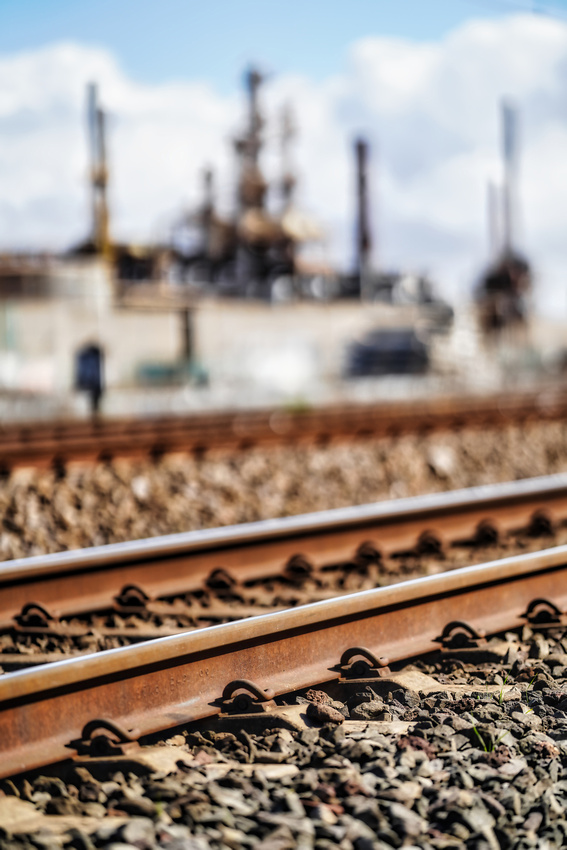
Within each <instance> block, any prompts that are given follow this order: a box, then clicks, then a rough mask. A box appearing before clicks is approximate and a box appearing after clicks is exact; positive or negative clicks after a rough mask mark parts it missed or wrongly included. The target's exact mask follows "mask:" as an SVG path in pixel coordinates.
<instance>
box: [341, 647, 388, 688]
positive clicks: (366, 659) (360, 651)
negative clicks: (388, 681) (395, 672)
mask: <svg viewBox="0 0 567 850" xmlns="http://www.w3.org/2000/svg"><path fill="white" fill-rule="evenodd" d="M389 663H390V659H389V658H386V657H385V656H380V658H377V657H376V656H375V655H374V653H373V652H371V651H370V650H369V649H366V647H364V646H352V647H351V648H350V649H346V650H345V651H344V652H343V654H342V655H341V660H340V662H339V665H338V670H339V673H340V674H341V676H340V679H339V682H341V683H342V682H344V681H349V682H352V681H353V680H356V681H357V682H361V681H366V680H369V681H372V680H373V679H381V678H384V677H386V676H389V675H390V673H391V670H390V668H389V667H388V664H389ZM335 669H337V668H335Z"/></svg>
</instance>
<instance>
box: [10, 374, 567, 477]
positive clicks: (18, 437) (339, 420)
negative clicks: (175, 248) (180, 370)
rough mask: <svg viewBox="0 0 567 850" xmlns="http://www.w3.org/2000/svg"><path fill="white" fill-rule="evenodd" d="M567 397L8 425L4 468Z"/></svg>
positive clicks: (383, 428) (331, 437) (394, 422)
mask: <svg viewBox="0 0 567 850" xmlns="http://www.w3.org/2000/svg"><path fill="white" fill-rule="evenodd" d="M566 413H567V395H566V394H565V393H563V392H562V391H560V390H557V389H548V390H544V391H542V392H539V393H522V394H514V395H509V396H504V397H503V396H497V397H488V398H472V397H463V398H445V399H436V400H432V401H428V402H418V403H416V402H403V403H402V402H398V403H389V404H381V405H361V404H358V405H349V406H348V407H345V406H340V407H326V408H319V409H317V410H306V411H296V412H293V411H285V410H276V411H274V410H259V411H240V412H229V413H217V414H195V415H192V416H175V417H174V416H169V417H159V418H147V419H138V420H132V419H113V420H112V419H108V420H106V419H95V420H93V421H88V422H54V423H49V424H46V423H38V424H34V425H30V424H29V423H28V424H26V425H5V426H3V427H2V428H1V429H0V470H2V471H3V472H4V473H5V474H6V473H8V472H9V471H10V470H11V469H14V468H16V467H20V466H40V467H42V466H43V467H55V468H62V467H64V466H65V465H66V464H68V463H71V462H97V461H108V460H111V459H113V458H118V457H124V458H129V457H148V456H149V457H160V456H162V455H164V454H167V453H174V452H192V453H195V454H198V455H200V454H203V453H205V452H209V451H214V450H227V449H230V450H240V449H247V448H250V447H252V446H270V445H281V444H289V443H298V442H307V443H319V444H324V443H327V442H329V441H339V440H345V439H348V440H352V439H365V438H366V439H367V438H370V437H382V436H399V435H402V434H408V433H415V432H420V431H421V432H425V431H430V430H446V429H453V430H454V429H458V428H462V427H465V426H466V427H467V428H471V427H472V428H479V427H490V426H491V427H498V426H501V425H503V424H509V423H512V422H515V423H517V422H519V421H520V422H521V421H526V420H544V419H547V420H556V419H562V418H564V417H565V415H566Z"/></svg>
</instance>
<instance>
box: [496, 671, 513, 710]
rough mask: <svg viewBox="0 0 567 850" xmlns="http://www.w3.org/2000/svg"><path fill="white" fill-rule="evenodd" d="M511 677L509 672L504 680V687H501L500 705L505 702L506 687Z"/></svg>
mask: <svg viewBox="0 0 567 850" xmlns="http://www.w3.org/2000/svg"><path fill="white" fill-rule="evenodd" d="M509 678H510V674H509V673H507V674H506V678H505V679H504V681H503V682H502V687H501V688H500V693H499V695H498V705H502V703H503V702H504V688H505V687H506V683H507V682H508V679H509Z"/></svg>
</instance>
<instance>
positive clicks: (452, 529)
mask: <svg viewBox="0 0 567 850" xmlns="http://www.w3.org/2000/svg"><path fill="white" fill-rule="evenodd" d="M538 513H544V514H545V516H546V517H547V518H548V519H549V520H550V522H559V521H565V520H567V474H557V475H550V476H545V477H542V478H533V479H526V480H524V481H517V482H511V483H505V484H493V485H486V486H483V487H476V488H470V489H466V490H456V491H451V492H447V493H437V494H432V495H428V496H419V497H412V498H406V499H398V500H395V501H391V502H382V503H377V504H371V505H362V506H358V507H350V508H341V509H336V510H330V511H322V512H319V513H314V514H305V515H303V516H297V517H286V518H283V519H275V520H266V521H262V522H254V523H246V524H242V525H238V526H230V527H226V528H217V529H210V530H204V531H193V532H187V533H183V534H173V535H168V536H165V537H156V538H150V539H147V540H137V541H131V542H128V543H115V544H111V545H107V546H99V547H93V548H88V549H80V550H74V551H67V552H61V553H57V554H51V555H42V556H34V557H31V558H25V559H19V560H13V561H7V562H4V563H3V564H2V565H0V628H6V627H8V626H9V625H10V624H11V623H13V619H14V617H15V616H16V615H18V614H19V613H20V612H21V611H22V608H23V607H24V605H26V604H27V603H32V602H33V603H36V604H40V605H42V606H44V607H45V608H47V609H48V610H49V611H50V613H51V614H53V615H57V616H69V615H73V614H80V613H83V612H92V611H97V610H101V609H104V608H107V607H108V606H109V605H112V600H113V599H114V598H115V597H116V596H118V595H119V594H120V593H121V591H122V589H123V588H124V587H125V586H126V585H131V584H135V585H137V586H138V587H139V588H140V589H141V590H143V592H144V593H145V594H146V595H147V597H148V598H150V599H158V598H163V597H168V596H174V595H177V594H183V593H187V592H189V591H191V590H194V589H198V588H199V587H202V586H203V585H204V583H205V582H206V580H207V579H208V577H209V576H210V575H211V573H212V572H213V571H214V570H216V569H218V568H223V569H224V570H226V571H227V572H228V573H229V574H230V575H231V576H232V577H233V578H234V579H235V580H236V581H237V582H240V583H243V582H246V581H253V580H257V579H263V578H266V577H269V576H276V575H281V574H282V573H284V572H285V569H286V566H287V565H288V564H290V563H293V562H296V561H297V559H298V557H300V558H301V561H302V563H303V564H307V566H308V567H309V568H310V569H312V570H313V571H316V570H317V569H320V568H322V567H325V566H327V565H330V564H337V563H349V562H352V561H354V560H356V558H357V555H360V553H364V552H366V553H368V552H375V553H376V554H377V555H378V556H379V555H383V556H385V555H391V554H392V553H395V552H399V551H400V550H411V549H419V546H420V544H421V542H422V541H423V540H424V533H425V534H426V536H427V540H428V541H429V543H430V544H431V543H433V544H435V545H439V548H440V549H441V550H442V549H443V547H445V546H450V545H452V544H453V543H454V542H455V541H456V540H462V539H463V538H464V539H469V540H471V539H472V540H474V536H475V534H476V533H477V529H478V527H479V525H480V524H482V525H481V528H484V529H485V528H486V527H487V525H488V526H489V527H490V528H494V529H495V530H496V531H497V532H499V533H503V532H507V531H510V530H516V529H518V528H519V527H522V526H525V525H527V524H529V522H530V519H531V517H532V516H533V515H534V514H538Z"/></svg>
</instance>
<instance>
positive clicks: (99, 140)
mask: <svg viewBox="0 0 567 850" xmlns="http://www.w3.org/2000/svg"><path fill="white" fill-rule="evenodd" d="M87 108H88V133H89V148H90V160H91V188H92V243H93V246H94V250H95V252H96V253H97V254H101V255H102V256H108V255H109V253H110V236H109V220H108V202H107V193H106V190H107V185H108V169H107V164H106V132H105V131H106V127H105V124H106V115H105V113H104V111H103V110H102V109H101V107H100V106H99V103H98V90H97V86H96V85H95V84H94V83H89V85H88V86H87Z"/></svg>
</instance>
